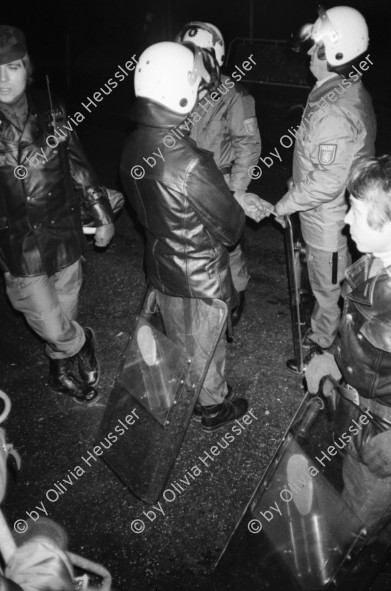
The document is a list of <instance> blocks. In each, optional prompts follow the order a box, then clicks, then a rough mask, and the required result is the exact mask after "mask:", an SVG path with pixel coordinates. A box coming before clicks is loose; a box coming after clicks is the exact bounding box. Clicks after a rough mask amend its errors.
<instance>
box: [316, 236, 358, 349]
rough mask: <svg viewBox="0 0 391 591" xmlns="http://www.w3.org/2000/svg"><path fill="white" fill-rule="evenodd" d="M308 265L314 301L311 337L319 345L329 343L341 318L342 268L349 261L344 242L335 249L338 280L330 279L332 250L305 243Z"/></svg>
mask: <svg viewBox="0 0 391 591" xmlns="http://www.w3.org/2000/svg"><path fill="white" fill-rule="evenodd" d="M306 251H307V268H308V277H309V280H310V284H311V289H312V292H313V294H314V297H315V305H314V309H313V312H312V316H311V330H312V333H313V334H312V335H311V336H310V338H311V339H312V340H313V341H314V342H315V343H317V344H318V345H319V346H320V347H324V348H327V347H329V346H330V345H331V344H332V343H333V341H334V339H335V337H336V335H337V331H338V325H339V321H340V318H341V308H340V306H339V299H340V296H341V285H342V282H343V280H344V272H345V269H346V267H347V266H348V265H349V264H350V255H349V252H348V249H347V246H344V247H343V248H341V249H340V251H339V252H338V269H337V281H336V283H335V284H333V282H332V272H333V265H332V263H333V253H332V252H326V251H323V250H318V249H316V248H313V247H312V246H308V245H307V247H306Z"/></svg>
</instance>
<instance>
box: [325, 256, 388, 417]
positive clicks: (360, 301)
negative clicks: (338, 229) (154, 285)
mask: <svg viewBox="0 0 391 591" xmlns="http://www.w3.org/2000/svg"><path fill="white" fill-rule="evenodd" d="M345 276H346V281H345V283H344V287H343V292H342V294H343V297H344V300H345V302H344V311H343V316H342V320H341V326H340V339H341V342H340V344H339V346H338V347H337V354H336V360H337V363H338V365H339V368H340V370H341V372H342V374H343V376H344V378H345V380H346V382H347V383H349V384H350V385H351V386H353V387H354V388H356V390H357V391H358V393H359V394H360V395H361V396H364V397H365V398H376V400H377V402H380V403H381V404H385V405H386V406H391V267H387V268H386V269H385V268H384V267H383V265H382V263H381V261H380V259H378V258H376V257H374V256H373V255H365V256H363V257H362V258H361V259H360V260H359V261H357V262H356V263H354V265H352V266H351V267H349V268H348V269H347V270H346V271H345Z"/></svg>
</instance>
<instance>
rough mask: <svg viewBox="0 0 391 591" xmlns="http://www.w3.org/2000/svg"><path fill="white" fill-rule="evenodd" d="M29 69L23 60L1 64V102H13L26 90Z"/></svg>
mask: <svg viewBox="0 0 391 591" xmlns="http://www.w3.org/2000/svg"><path fill="white" fill-rule="evenodd" d="M26 83H27V71H26V68H25V67H24V64H23V62H22V60H21V59H20V60H15V61H14V62H10V63H8V64H1V65H0V103H5V104H12V103H13V102H15V100H16V99H18V98H19V97H20V96H21V95H22V94H23V93H24V91H25V89H26Z"/></svg>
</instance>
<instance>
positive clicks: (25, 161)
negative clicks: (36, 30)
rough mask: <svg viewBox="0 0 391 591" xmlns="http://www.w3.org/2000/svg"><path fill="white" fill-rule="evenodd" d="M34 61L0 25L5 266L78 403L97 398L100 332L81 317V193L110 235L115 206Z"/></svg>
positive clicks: (63, 388)
mask: <svg viewBox="0 0 391 591" xmlns="http://www.w3.org/2000/svg"><path fill="white" fill-rule="evenodd" d="M31 73H32V69H31V64H30V59H29V56H28V53H27V47H26V42H25V37H24V34H23V33H22V31H20V30H19V29H17V28H15V27H11V26H8V25H1V26H0V267H1V268H2V270H3V271H4V273H5V282H6V291H7V295H8V297H9V299H10V301H11V304H12V306H13V307H14V308H15V310H17V311H19V312H21V313H22V314H23V315H24V317H25V319H26V321H27V323H28V324H29V326H30V327H31V328H32V330H33V331H34V332H35V333H36V334H37V335H38V336H39V337H40V338H41V339H42V340H43V341H44V342H45V344H46V348H45V350H46V354H47V356H48V357H49V368H50V369H49V380H48V381H49V385H50V386H51V388H52V389H53V390H55V391H56V392H60V393H63V394H67V395H69V396H71V397H72V398H73V399H74V400H76V401H77V402H80V403H84V404H88V403H91V402H93V401H94V400H96V398H97V392H96V390H95V389H94V386H95V385H96V384H97V382H98V379H99V366H98V362H97V360H96V357H95V351H94V342H95V338H94V333H93V331H92V329H90V328H88V327H85V328H83V327H81V326H80V324H78V322H76V316H77V308H78V297H79V291H80V287H81V282H82V268H81V257H82V250H83V247H84V238H83V231H82V225H81V213H80V200H81V199H83V200H84V206H85V207H88V208H89V210H90V212H91V214H92V215H93V217H94V218H95V220H96V225H97V226H99V227H98V228H97V230H96V234H95V242H96V245H97V246H107V244H109V242H110V240H111V238H112V236H113V234H114V226H113V213H112V210H111V207H110V203H109V201H108V198H107V195H106V191H105V189H104V188H102V187H101V186H100V185H99V181H98V178H97V177H96V175H95V173H94V172H93V171H92V169H91V167H90V164H89V162H88V161H87V158H86V156H85V154H84V152H83V149H82V147H81V145H80V143H79V141H78V139H77V136H76V134H75V132H74V131H71V132H69V133H68V134H66V135H65V136H64V134H63V136H62V140H59V141H57V144H58V145H55V146H54V144H53V142H52V138H51V141H50V142H48V141H47V140H48V138H49V136H53V137H54V138H58V137H61V134H57V135H55V133H56V130H57V127H60V128H61V124H63V125H64V124H65V123H66V113H65V110H64V107H63V106H62V105H61V104H60V103H59V102H58V101H57V100H56V99H55V98H52V97H51V96H48V95H47V94H45V93H41V92H38V91H35V90H33V89H27V84H28V82H29V81H31Z"/></svg>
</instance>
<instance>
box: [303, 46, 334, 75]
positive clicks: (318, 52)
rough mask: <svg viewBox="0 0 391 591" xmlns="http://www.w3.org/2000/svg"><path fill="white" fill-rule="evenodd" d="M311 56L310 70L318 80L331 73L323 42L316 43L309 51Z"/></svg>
mask: <svg viewBox="0 0 391 591" xmlns="http://www.w3.org/2000/svg"><path fill="white" fill-rule="evenodd" d="M307 55H309V56H310V58H311V60H310V70H311V72H312V74H313V75H314V76H315V78H316V79H317V80H322V79H323V78H326V76H328V75H329V74H330V72H329V71H328V69H327V60H326V54H325V50H324V45H323V43H322V42H319V43H314V44H313V45H312V46H311V47H310V49H309V50H308V52H307Z"/></svg>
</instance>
